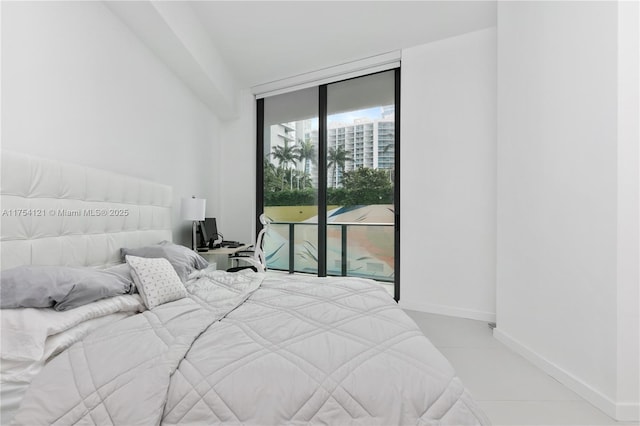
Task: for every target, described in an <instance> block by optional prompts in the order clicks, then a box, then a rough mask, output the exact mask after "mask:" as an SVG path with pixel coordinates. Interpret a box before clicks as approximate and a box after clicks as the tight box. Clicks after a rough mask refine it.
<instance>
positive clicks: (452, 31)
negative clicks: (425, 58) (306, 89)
mask: <svg viewBox="0 0 640 426" xmlns="http://www.w3.org/2000/svg"><path fill="white" fill-rule="evenodd" d="M191 6H192V7H193V9H194V10H195V12H196V14H197V15H198V17H199V19H200V20H201V21H202V23H203V25H204V26H205V28H206V31H208V33H209V34H210V36H211V37H212V40H213V43H214V45H215V46H216V47H217V48H218V50H219V53H220V54H221V55H222V57H223V58H224V60H225V61H226V63H227V66H228V67H229V68H230V70H231V72H232V73H233V74H234V76H235V77H236V78H237V80H238V82H239V83H240V85H241V86H242V87H252V86H255V85H258V84H264V83H269V82H272V81H276V80H280V79H283V78H287V77H292V76H295V75H299V74H303V73H306V72H311V71H316V70H319V69H323V68H327V67H331V66H335V65H339V64H342V63H346V62H350V61H354V60H359V59H363V58H367V57H369V56H374V55H378V54H381V53H386V52H390V51H394V50H399V49H403V48H407V47H411V46H416V45H420V44H424V43H428V42H432V41H435V40H440V39H443V38H447V37H453V36H456V35H459V34H464V33H467V32H471V31H476V30H480V29H482V28H487V27H491V26H495V25H496V2H495V1H451V0H449V1H296V2H292V1H255V2H247V1H237V2H232V1H195V2H192V3H191Z"/></svg>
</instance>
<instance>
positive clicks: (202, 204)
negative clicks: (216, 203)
mask: <svg viewBox="0 0 640 426" xmlns="http://www.w3.org/2000/svg"><path fill="white" fill-rule="evenodd" d="M206 206H207V200H205V199H204V198H195V197H193V198H183V199H182V206H181V208H180V214H181V216H182V218H183V219H184V220H204V211H205V208H206Z"/></svg>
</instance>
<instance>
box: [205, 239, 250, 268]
mask: <svg viewBox="0 0 640 426" xmlns="http://www.w3.org/2000/svg"><path fill="white" fill-rule="evenodd" d="M249 247H251V246H250V245H249V244H243V245H241V246H240V247H220V248H215V249H209V251H199V252H197V253H198V254H199V255H200V256H202V257H204V258H205V259H206V260H207V262H209V263H210V264H212V263H215V264H216V266H217V268H216V269H218V270H220V271H226V270H227V268H229V267H230V266H231V265H229V255H231V254H236V253H237V252H239V251H242V250H246V249H248V248H249Z"/></svg>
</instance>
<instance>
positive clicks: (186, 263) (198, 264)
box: [120, 241, 209, 282]
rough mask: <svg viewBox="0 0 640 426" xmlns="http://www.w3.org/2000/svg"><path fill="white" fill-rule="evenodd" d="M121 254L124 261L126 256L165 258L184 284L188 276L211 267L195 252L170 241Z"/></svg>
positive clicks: (127, 250)
mask: <svg viewBox="0 0 640 426" xmlns="http://www.w3.org/2000/svg"><path fill="white" fill-rule="evenodd" d="M120 253H121V254H122V259H123V260H124V259H125V256H126V255H130V256H137V257H146V258H152V259H153V258H159V257H163V258H165V259H167V260H168V261H169V263H171V266H173V269H175V270H176V273H177V274H178V276H179V277H180V280H181V281H182V282H185V281H186V280H187V276H188V275H189V274H190V273H191V272H193V271H195V270H196V269H204V268H206V267H207V266H209V262H207V261H206V260H205V259H204V258H203V257H202V256H200V255H199V254H198V253H196V252H195V251H193V250H191V249H189V248H187V247H185V246H181V245H178V244H173V243H172V242H169V241H162V242H161V243H160V244H153V245H150V246H146V247H140V248H136V249H129V248H121V249H120Z"/></svg>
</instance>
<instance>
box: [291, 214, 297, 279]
mask: <svg viewBox="0 0 640 426" xmlns="http://www.w3.org/2000/svg"><path fill="white" fill-rule="evenodd" d="M295 240H296V238H295V224H294V223H293V222H292V223H289V273H290V274H293V272H294V269H295V265H294V262H295V253H294V252H295V243H294V242H295Z"/></svg>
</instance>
